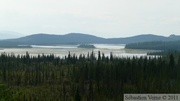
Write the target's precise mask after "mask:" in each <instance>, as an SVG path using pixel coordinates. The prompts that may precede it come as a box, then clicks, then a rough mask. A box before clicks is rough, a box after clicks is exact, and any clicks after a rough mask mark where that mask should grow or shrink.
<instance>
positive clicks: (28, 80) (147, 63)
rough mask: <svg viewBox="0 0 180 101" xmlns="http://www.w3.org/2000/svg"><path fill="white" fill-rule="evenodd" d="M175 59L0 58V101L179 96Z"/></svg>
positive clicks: (179, 74)
mask: <svg viewBox="0 0 180 101" xmlns="http://www.w3.org/2000/svg"><path fill="white" fill-rule="evenodd" d="M179 67H180V54H179V56H177V55H176V56H175V55H173V54H170V55H168V56H163V57H140V58H138V57H135V56H134V57H116V56H115V55H113V54H112V53H111V54H110V56H109V57H107V56H105V55H104V54H103V53H101V52H100V51H99V52H98V56H97V57H96V56H95V54H94V52H93V51H92V52H91V53H88V55H86V56H85V55H83V54H81V55H79V56H76V55H75V54H73V55H72V54H71V53H70V52H69V54H68V55H67V56H65V57H63V58H60V57H56V56H55V55H54V54H49V55H44V54H41V55H38V56H37V57H35V56H31V55H30V54H29V53H28V52H27V53H26V55H18V56H15V55H13V54H6V53H2V54H1V55H0V89H1V90H0V100H2V101H10V100H11V101H13V100H14V101H100V100H102V101H123V94H125V93H180V68H179Z"/></svg>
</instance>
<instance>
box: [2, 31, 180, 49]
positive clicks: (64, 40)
mask: <svg viewBox="0 0 180 101" xmlns="http://www.w3.org/2000/svg"><path fill="white" fill-rule="evenodd" d="M174 40H180V36H176V35H171V36H169V37H164V36H158V35H152V34H144V35H138V36H133V37H126V38H102V37H97V36H93V35H88V34H82V33H70V34H65V35H53V34H34V35H29V36H25V37H21V38H16V39H7V40H1V41H0V47H6V46H7V47H13V46H17V45H34V44H35V45H59V44H93V43H102V44H129V43H139V42H151V41H174Z"/></svg>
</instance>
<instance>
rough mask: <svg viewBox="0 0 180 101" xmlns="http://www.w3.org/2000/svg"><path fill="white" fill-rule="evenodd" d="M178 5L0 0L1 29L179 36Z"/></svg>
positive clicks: (133, 0)
mask: <svg viewBox="0 0 180 101" xmlns="http://www.w3.org/2000/svg"><path fill="white" fill-rule="evenodd" d="M179 5H180V0H0V31H15V32H18V33H22V34H23V35H29V34H35V33H50V34H66V33H71V32H77V33H86V34H92V35H96V36H102V37H106V38H107V37H127V36H134V35H138V34H157V35H163V36H169V35H170V34H177V35H178V34H180V6H179Z"/></svg>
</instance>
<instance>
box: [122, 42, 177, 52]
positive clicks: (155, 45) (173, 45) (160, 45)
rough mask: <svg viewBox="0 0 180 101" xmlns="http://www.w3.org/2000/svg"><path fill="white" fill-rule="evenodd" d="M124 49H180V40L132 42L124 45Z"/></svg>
mask: <svg viewBox="0 0 180 101" xmlns="http://www.w3.org/2000/svg"><path fill="white" fill-rule="evenodd" d="M125 48H126V49H152V50H180V41H168V42H163V41H153V42H143V43H132V44H127V45H126V46H125Z"/></svg>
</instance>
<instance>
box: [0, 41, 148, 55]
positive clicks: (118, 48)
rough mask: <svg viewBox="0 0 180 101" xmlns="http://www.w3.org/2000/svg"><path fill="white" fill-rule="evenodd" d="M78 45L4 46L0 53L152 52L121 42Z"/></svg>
mask: <svg viewBox="0 0 180 101" xmlns="http://www.w3.org/2000/svg"><path fill="white" fill-rule="evenodd" d="M77 46H78V45H60V46H38V45H32V47H33V48H5V49H0V53H4V52H5V53H7V54H12V53H13V54H15V55H18V54H19V55H24V54H26V52H27V51H28V52H29V54H30V55H32V56H37V55H38V54H42V53H43V54H55V56H59V57H64V56H67V55H68V53H69V51H70V53H71V54H75V55H77V56H79V55H80V54H84V55H87V54H88V52H89V53H91V52H92V51H93V52H94V53H95V55H96V56H97V54H98V51H100V52H101V53H104V54H105V56H109V55H110V52H112V53H113V55H115V56H118V57H127V56H128V57H132V56H137V57H140V56H146V55H147V52H152V50H134V49H133V50H131V49H124V47H125V45H123V44H94V46H95V47H96V48H95V49H85V48H77Z"/></svg>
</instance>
